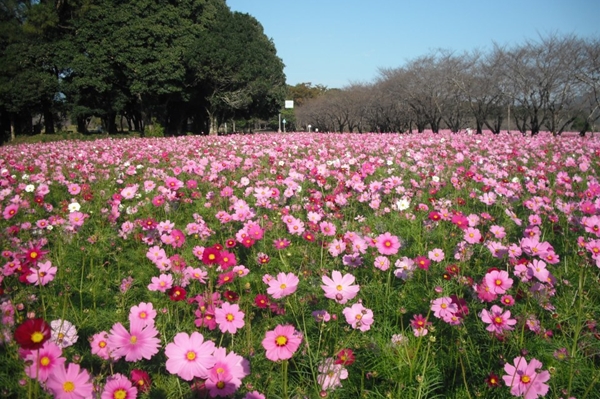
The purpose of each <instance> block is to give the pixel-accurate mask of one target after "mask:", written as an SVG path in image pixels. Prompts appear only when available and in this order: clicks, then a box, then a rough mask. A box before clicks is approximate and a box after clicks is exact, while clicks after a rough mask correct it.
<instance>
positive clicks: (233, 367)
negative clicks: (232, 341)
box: [206, 348, 250, 397]
mask: <svg viewBox="0 0 600 399" xmlns="http://www.w3.org/2000/svg"><path fill="white" fill-rule="evenodd" d="M226 352H227V351H226V349H225V348H217V349H215V352H214V354H213V357H214V359H215V365H214V366H213V367H212V368H211V369H210V371H209V374H208V379H207V380H206V388H207V389H208V390H209V395H210V396H211V397H217V396H228V395H231V394H232V393H234V392H235V391H237V390H238V388H239V387H240V386H241V385H242V379H243V378H244V377H246V376H247V375H249V374H250V363H249V362H248V361H247V360H246V359H244V358H243V357H241V356H240V355H237V354H235V353H234V352H229V353H228V354H227V353H226Z"/></svg>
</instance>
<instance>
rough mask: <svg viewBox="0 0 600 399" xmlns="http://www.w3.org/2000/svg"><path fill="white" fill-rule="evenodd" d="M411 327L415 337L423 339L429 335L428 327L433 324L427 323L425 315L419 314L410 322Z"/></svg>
mask: <svg viewBox="0 0 600 399" xmlns="http://www.w3.org/2000/svg"><path fill="white" fill-rule="evenodd" d="M410 326H411V327H412V329H413V334H414V335H415V337H423V336H425V335H427V334H428V333H429V329H428V327H429V326H431V322H429V321H427V319H426V318H425V317H423V315H421V314H417V315H414V316H413V319H412V320H411V321H410Z"/></svg>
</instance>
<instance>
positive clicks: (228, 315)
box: [225, 313, 233, 321]
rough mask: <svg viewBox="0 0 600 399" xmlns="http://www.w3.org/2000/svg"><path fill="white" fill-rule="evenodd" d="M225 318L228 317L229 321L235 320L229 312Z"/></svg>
mask: <svg viewBox="0 0 600 399" xmlns="http://www.w3.org/2000/svg"><path fill="white" fill-rule="evenodd" d="M225 318H226V319H227V321H233V315H232V314H231V313H227V316H225Z"/></svg>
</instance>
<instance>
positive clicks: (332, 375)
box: [317, 357, 348, 391]
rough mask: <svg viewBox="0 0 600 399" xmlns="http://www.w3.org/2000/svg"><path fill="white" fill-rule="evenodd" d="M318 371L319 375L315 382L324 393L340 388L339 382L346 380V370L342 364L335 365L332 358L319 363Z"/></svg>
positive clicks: (340, 383)
mask: <svg viewBox="0 0 600 399" xmlns="http://www.w3.org/2000/svg"><path fill="white" fill-rule="evenodd" d="M318 370H319V373H320V374H319V375H318V376H317V382H318V383H319V384H321V389H322V390H324V391H327V390H329V389H335V388H338V387H341V386H342V382H341V380H345V379H346V378H348V370H346V368H345V367H344V365H343V364H337V363H336V362H335V359H334V358H332V357H328V358H326V359H324V360H323V361H321V363H320V364H319V369H318Z"/></svg>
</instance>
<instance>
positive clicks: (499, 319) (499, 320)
mask: <svg viewBox="0 0 600 399" xmlns="http://www.w3.org/2000/svg"><path fill="white" fill-rule="evenodd" d="M494 323H496V324H502V317H500V316H496V317H494Z"/></svg>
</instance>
